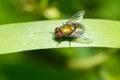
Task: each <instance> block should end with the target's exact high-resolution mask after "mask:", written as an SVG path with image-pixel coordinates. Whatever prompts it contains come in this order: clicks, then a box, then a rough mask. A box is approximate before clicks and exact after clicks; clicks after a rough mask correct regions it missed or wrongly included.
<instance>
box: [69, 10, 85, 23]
mask: <svg viewBox="0 0 120 80" xmlns="http://www.w3.org/2000/svg"><path fill="white" fill-rule="evenodd" d="M84 13H85V11H78V12H77V13H75V14H74V15H73V16H72V17H71V18H70V19H69V21H68V22H67V23H80V22H81V20H82V19H83V16H84Z"/></svg>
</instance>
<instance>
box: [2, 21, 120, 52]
mask: <svg viewBox="0 0 120 80" xmlns="http://www.w3.org/2000/svg"><path fill="white" fill-rule="evenodd" d="M65 21H66V20H48V21H38V22H27V23H14V24H6V25H0V54H3V53H11V52H18V51H25V50H35V49H48V48H56V45H57V44H58V42H56V41H55V40H53V34H52V33H54V29H55V27H57V26H60V25H62V24H63V23H64V22H65ZM82 24H83V25H84V27H85V29H86V30H85V33H87V34H90V35H92V36H93V37H94V38H93V42H92V43H90V44H82V43H76V42H72V43H71V46H72V47H112V48H120V42H119V41H120V22H119V21H111V20H99V19H84V20H83V21H82ZM58 47H59V48H60V47H69V43H68V41H64V42H62V43H61V44H60V45H59V46H58Z"/></svg>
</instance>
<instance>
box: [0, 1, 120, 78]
mask: <svg viewBox="0 0 120 80" xmlns="http://www.w3.org/2000/svg"><path fill="white" fill-rule="evenodd" d="M79 10H85V11H86V14H85V18H92V19H109V20H118V21H119V20H120V1H119V0H0V24H1V25H2V24H9V23H19V22H30V21H40V20H52V19H54V20H55V19H56V20H57V19H65V18H69V17H70V16H72V15H73V14H74V13H76V12H77V11H79ZM119 53H120V50H119V49H113V48H94V47H93V48H92V47H91V48H84V47H83V48H65V49H47V50H34V51H24V52H18V53H11V54H4V55H0V80H120V64H119V61H120V54H119Z"/></svg>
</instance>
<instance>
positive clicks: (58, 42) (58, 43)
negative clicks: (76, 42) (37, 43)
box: [56, 40, 62, 48]
mask: <svg viewBox="0 0 120 80" xmlns="http://www.w3.org/2000/svg"><path fill="white" fill-rule="evenodd" d="M61 42H62V40H60V41H59V42H58V44H57V45H56V48H58V45H59V44H60V43H61Z"/></svg>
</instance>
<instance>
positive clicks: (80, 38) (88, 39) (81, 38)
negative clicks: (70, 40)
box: [75, 33, 93, 44]
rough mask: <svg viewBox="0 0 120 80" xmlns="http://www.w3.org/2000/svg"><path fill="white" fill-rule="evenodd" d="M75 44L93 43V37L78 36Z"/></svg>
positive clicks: (87, 35)
mask: <svg viewBox="0 0 120 80" xmlns="http://www.w3.org/2000/svg"><path fill="white" fill-rule="evenodd" d="M75 42H80V43H83V44H89V43H92V42H93V36H91V35H90V34H86V33H85V34H82V35H80V36H78V39H77V40H76V41H75Z"/></svg>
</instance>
